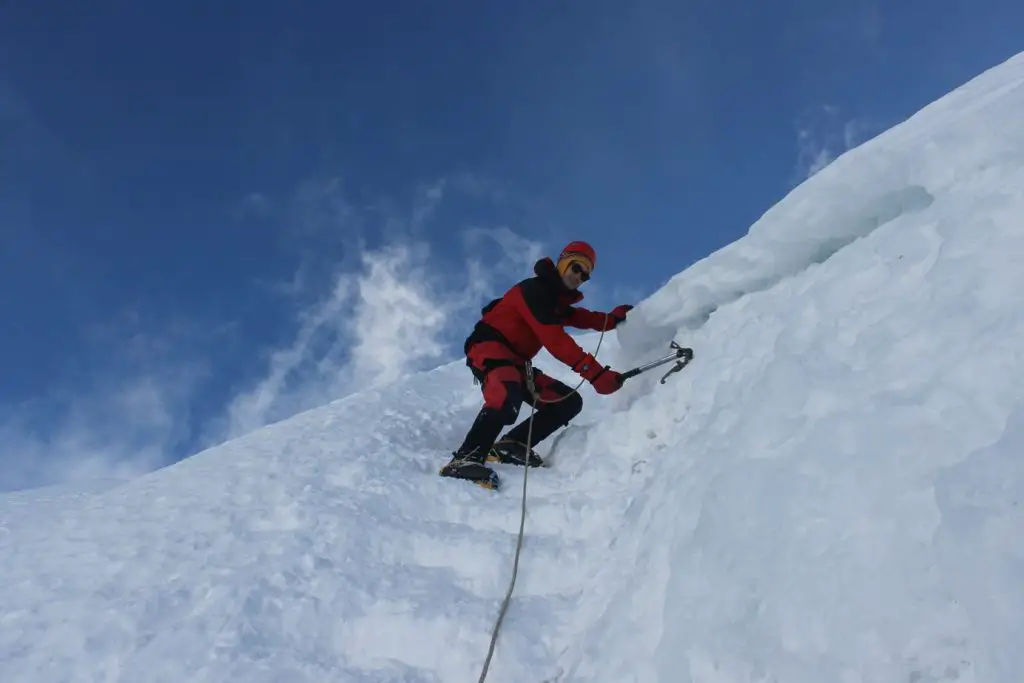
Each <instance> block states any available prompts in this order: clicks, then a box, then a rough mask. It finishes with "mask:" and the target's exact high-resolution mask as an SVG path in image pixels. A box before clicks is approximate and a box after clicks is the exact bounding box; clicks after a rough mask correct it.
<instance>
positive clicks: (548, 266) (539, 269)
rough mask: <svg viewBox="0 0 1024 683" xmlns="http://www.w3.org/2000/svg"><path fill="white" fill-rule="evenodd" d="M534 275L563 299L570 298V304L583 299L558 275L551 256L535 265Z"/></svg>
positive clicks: (581, 295) (578, 292)
mask: <svg viewBox="0 0 1024 683" xmlns="http://www.w3.org/2000/svg"><path fill="white" fill-rule="evenodd" d="M533 273H534V275H536V276H537V277H538V278H540V280H541V281H542V282H544V284H546V285H547V286H548V287H550V288H551V290H552V291H553V292H554V293H555V294H557V295H558V296H561V297H568V299H569V302H570V303H576V302H577V301H579V300H580V299H582V298H583V293H582V292H580V291H579V290H575V291H573V290H571V289H569V288H568V287H566V286H565V283H564V282H562V276H561V275H559V274H558V268H557V267H555V262H554V261H553V260H551V257H550V256H545V257H544V258H542V259H540V260H539V261H537V262H536V263H534V264H533Z"/></svg>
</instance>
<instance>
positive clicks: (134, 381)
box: [0, 321, 207, 491]
mask: <svg viewBox="0 0 1024 683" xmlns="http://www.w3.org/2000/svg"><path fill="white" fill-rule="evenodd" d="M179 332H180V331H179ZM92 334H93V336H94V338H116V339H117V344H116V348H117V355H118V359H117V360H116V362H115V361H112V360H111V359H105V360H101V359H96V363H97V364H98V365H99V367H97V368H96V370H95V371H93V372H89V373H86V374H87V377H85V378H81V380H80V381H79V382H76V383H75V385H74V389H73V390H72V389H64V388H57V389H52V390H50V391H48V392H46V393H44V394H42V395H40V396H38V397H36V398H35V399H33V400H32V401H27V402H25V403H22V404H20V405H7V406H4V407H3V414H4V419H3V421H2V423H0V444H3V447H2V450H0V490H2V491H10V490H16V489H22V488H31V487H38V486H48V485H55V484H64V483H69V482H78V481H82V480H87V479H106V478H115V479H126V478H131V477H134V476H137V475H139V474H142V473H144V472H148V471H150V470H152V469H155V468H157V467H160V466H162V465H166V464H168V463H169V462H172V461H173V460H174V459H176V447H177V446H179V445H180V444H181V443H183V442H185V441H187V440H188V438H189V436H190V427H189V420H188V419H187V418H188V415H189V402H190V400H191V399H192V398H193V397H194V393H195V387H196V384H197V383H198V382H199V381H200V380H201V378H202V377H204V376H205V373H206V371H207V368H205V366H204V365H202V364H201V363H200V362H197V361H195V360H188V361H185V360H181V359H179V358H175V357H174V355H175V354H174V353H173V348H174V341H175V340H176V339H180V337H179V336H178V335H176V334H166V335H159V336H151V335H149V334H142V333H139V332H138V331H137V329H136V327H135V326H134V325H132V324H131V323H130V322H123V321H122V322H119V323H117V324H108V325H104V326H97V327H96V328H94V329H93V331H92ZM169 352H170V354H169Z"/></svg>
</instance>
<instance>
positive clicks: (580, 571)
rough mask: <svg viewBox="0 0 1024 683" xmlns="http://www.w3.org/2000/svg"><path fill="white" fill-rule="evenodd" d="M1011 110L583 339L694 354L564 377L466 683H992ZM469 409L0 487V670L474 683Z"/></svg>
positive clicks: (1020, 636)
mask: <svg viewBox="0 0 1024 683" xmlns="http://www.w3.org/2000/svg"><path fill="white" fill-rule="evenodd" d="M1021 112H1024V55H1021V56H1018V57H1016V58H1014V59H1011V60H1009V61H1008V62H1006V63H1004V64H1002V65H1000V66H998V67H997V68H995V69H993V70H991V71H989V72H987V73H985V74H982V75H981V76H979V77H978V78H977V79H975V80H973V81H971V82H970V83H968V84H966V85H965V86H964V87H962V88H960V89H959V90H957V91H954V92H953V93H951V94H949V95H948V96H947V97H945V98H943V99H941V100H940V101H938V102H936V103H934V104H933V105H931V106H930V107H927V108H925V109H924V110H923V111H921V112H919V113H918V114H917V115H916V116H914V117H912V118H911V119H910V120H908V121H907V122H905V123H904V124H902V125H900V126H897V127H895V128H893V129H892V130H890V131H888V132H887V133H885V134H883V135H881V136H879V137H878V138H876V139H874V140H872V141H871V142H869V143H867V144H865V145H863V146H861V147H860V148H858V149H856V150H853V151H852V152H850V153H848V154H846V155H845V156H843V157H841V158H840V159H838V160H836V161H835V162H834V163H833V164H832V165H830V166H829V167H827V168H826V169H824V170H823V171H822V172H820V173H819V174H818V175H816V176H815V177H813V178H812V179H810V180H809V181H807V182H806V183H804V184H803V185H802V186H800V187H799V188H797V189H796V190H794V191H793V192H792V193H791V194H790V195H789V196H788V197H786V198H785V199H784V200H783V201H781V202H780V203H779V204H778V205H776V206H775V207H773V208H772V209H771V210H770V211H768V212H767V213H766V214H765V215H764V217H763V218H762V219H761V220H760V221H758V222H757V223H756V224H755V225H754V226H753V227H752V228H751V230H750V234H749V235H748V236H746V237H745V238H743V239H742V240H739V241H738V242H736V243H735V244H733V245H730V246H729V247H727V248H725V249H723V250H721V251H719V252H717V253H715V254H712V255H710V256H709V257H708V258H707V259H705V260H703V261H701V262H699V263H697V264H695V265H694V266H692V267H691V268H689V269H687V270H686V271H684V272H682V273H680V274H679V275H678V276H677V277H676V278H674V279H673V280H672V281H670V282H669V283H667V285H666V286H665V287H664V288H662V289H661V290H660V291H659V292H657V293H656V294H655V295H653V296H652V297H650V299H648V300H647V301H644V302H643V303H642V305H641V306H640V307H638V308H637V309H636V310H635V311H634V313H633V314H632V315H631V320H630V322H629V323H628V324H627V325H625V326H624V327H623V328H622V329H621V330H620V331H619V332H617V333H615V334H613V335H610V336H607V337H605V339H604V342H603V343H604V345H603V346H602V351H601V354H600V355H601V357H602V358H604V359H606V360H607V361H609V362H612V363H613V364H614V365H615V366H616V367H619V368H626V367H628V366H632V365H636V364H639V363H641V362H644V361H646V360H648V359H650V358H653V357H657V356H660V355H663V354H664V353H665V352H666V351H667V349H666V348H665V344H666V343H667V342H668V341H669V340H670V339H673V338H675V339H677V340H678V341H680V342H681V343H684V344H686V345H689V346H692V347H693V348H694V349H695V350H696V353H697V359H696V360H695V362H694V363H693V364H692V365H691V366H690V367H689V368H687V369H686V370H685V371H684V372H683V373H680V374H679V375H676V376H675V377H674V378H673V379H672V380H670V381H669V382H668V383H666V384H665V385H660V384H658V377H659V376H660V373H659V372H657V371H655V372H652V373H651V374H650V375H644V376H641V377H639V378H637V379H635V380H632V381H631V382H630V383H629V384H628V385H627V386H626V388H625V389H623V391H621V392H619V394H616V395H614V396H612V397H609V398H599V397H596V396H595V395H594V394H593V392H592V391H590V389H589V387H584V388H583V389H582V391H583V392H584V398H585V401H586V409H585V412H584V413H583V415H581V416H580V418H579V420H578V421H577V423H576V424H574V425H573V426H572V427H569V428H568V429H566V430H564V431H563V432H562V433H561V434H560V435H558V436H556V437H555V438H553V439H552V440H551V442H549V443H545V444H544V445H543V446H542V447H541V448H540V450H541V452H542V453H549V452H550V453H551V459H552V462H553V467H552V468H550V469H546V470H541V471H534V472H532V473H531V476H530V480H529V481H530V484H529V512H528V516H527V524H526V530H527V537H526V541H525V545H524V549H523V559H522V564H521V566H520V572H519V578H518V583H517V585H516V593H515V596H514V598H513V601H512V604H511V607H510V609H509V614H508V617H507V618H506V620H505V623H504V626H503V630H502V633H501V636H500V638H499V641H498V646H497V651H496V654H495V658H494V661H493V663H492V665H491V669H490V673H489V675H488V678H487V680H488V681H491V682H492V683H498V682H507V683H509V682H515V683H532V682H536V683H541V682H543V681H546V682H548V683H554V682H555V681H557V682H559V683H569V682H573V683H583V682H588V683H597V682H602V683H604V682H607V683H629V682H634V681H635V682H644V683H647V682H651V683H655V682H658V683H666V682H671V683H676V682H678V683H686V682H693V683H747V682H750V683H753V682H755V681H756V682H758V683H766V682H779V683H804V682H806V683H826V682H827V683H832V682H835V683H866V682H876V681H877V682H879V683H881V682H886V683H890V682H904V681H905V682H907V683H930V682H937V681H954V680H955V681H961V682H967V683H972V682H985V683H1019V681H1021V680H1024V653H1022V649H1021V647H1020V644H1021V643H1024V543H1022V539H1024V512H1022V509H1021V505H1020V502H1021V498H1022V495H1024V461H1022V458H1021V454H1022V452H1024V388H1022V385H1021V381H1020V378H1021V377H1022V376H1024V352H1022V350H1021V342H1022V340H1024V295H1022V292H1024V267H1022V266H1024V116H1022V115H1021ZM583 341H584V343H585V344H586V345H588V346H589V347H590V348H593V345H594V344H596V342H597V339H596V338H595V337H593V336H588V337H584V338H583ZM539 365H541V367H543V368H544V369H546V370H549V371H552V372H553V374H556V375H558V376H560V377H563V378H567V379H571V376H570V375H569V374H568V373H567V372H565V371H564V369H560V368H559V367H558V365H557V364H556V363H554V362H552V361H550V359H548V360H547V362H539ZM476 391H477V389H476V387H474V386H473V384H472V383H471V381H470V378H469V376H468V373H467V371H466V370H465V368H464V366H462V365H461V362H455V363H453V364H451V365H449V366H445V367H441V368H438V369H436V370H434V371H431V372H427V373H422V374H419V375H416V376H413V377H410V378H408V379H407V380H405V381H402V382H400V383H397V384H395V385H392V386H390V387H386V388H383V389H380V390H377V391H373V392H367V393H363V394H359V395H356V396H351V397H348V398H346V399H343V400H340V401H336V402H334V403H331V404H329V405H326V406H323V407H322V408H319V409H316V410H312V411H309V412H307V413H304V414H301V415H298V416H296V417H294V418H292V419H289V420H286V421H284V422H281V423H279V424H276V425H272V426H270V427H266V428H264V429H261V430H259V431H257V432H254V433H252V434H249V435H247V436H245V437H243V438H240V439H238V440H235V441H233V442H231V443H228V444H225V445H223V446H220V447H218V448H215V449H211V450H209V451H206V452H204V453H200V454H198V455H196V456H194V457H193V458H190V459H188V460H186V461H183V462H181V463H178V464H176V465H174V466H173V467H169V468H166V469H164V470H161V471H158V472H154V473H152V474H150V475H147V476H144V477H141V478H139V479H136V480H133V481H130V482H127V483H124V484H121V485H117V486H113V487H109V486H108V487H97V488H96V489H95V490H92V491H83V492H81V493H78V494H75V493H62V492H60V491H56V492H51V493H48V494H44V493H39V492H35V493H34V492H27V493H19V494H10V495H6V496H3V497H0V681H3V682H4V683H8V682H32V683H57V682H62V683H63V682H71V681H76V682H77V681H90V682H93V681H105V682H114V681H117V682H123V683H128V682H131V683H145V682H153V683H156V682H160V683H185V682H189V683H193V682H200V681H202V682H207V681H209V682H213V681H217V682H221V681H246V682H248V683H262V682H270V681H274V682H279V681H280V682H292V681H294V682H296V683H298V682H304V681H310V682H313V681H316V682H320V681H323V682H327V681H331V682H334V681H345V682H349V681H351V682H360V683H362V682H366V683H369V682H373V683H377V682H381V683H383V682H392V683H398V682H399V681H401V682H403V683H412V682H428V681H429V682H440V681H444V682H446V683H447V682H449V681H476V680H477V677H478V676H479V672H480V666H481V665H482V663H483V658H484V656H485V654H486V651H487V645H488V641H489V636H490V629H491V626H492V624H493V621H494V619H495V618H496V616H497V609H498V606H499V604H500V601H501V599H502V597H503V595H504V593H505V590H506V587H507V584H508V580H509V577H510V571H511V561H512V557H513V552H514V547H515V539H516V531H517V529H518V514H519V482H520V479H519V477H520V476H521V470H517V469H514V468H507V467H502V468H499V469H500V471H501V473H502V474H503V475H504V477H505V480H506V483H507V484H508V486H506V488H505V489H504V490H503V491H501V492H498V493H495V492H489V491H484V490H482V489H479V488H477V487H474V486H472V485H469V484H462V483H460V482H454V481H450V480H443V479H441V478H440V477H437V476H435V473H436V470H437V468H438V467H439V466H440V465H441V464H442V463H443V462H444V461H445V459H446V454H447V452H448V451H450V449H451V448H452V446H453V445H454V444H455V443H457V442H458V440H459V439H460V438H461V436H462V434H463V432H464V430H465V429H466V427H467V426H468V424H469V422H470V421H471V419H472V417H473V414H474V413H475V411H476V409H477V407H478V403H477V400H478V399H477V394H476Z"/></svg>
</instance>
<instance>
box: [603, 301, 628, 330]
mask: <svg viewBox="0 0 1024 683" xmlns="http://www.w3.org/2000/svg"><path fill="white" fill-rule="evenodd" d="M632 310H633V307H632V306H630V305H629V304H622V305H621V306H616V307H615V308H613V309H612V310H611V311H610V312H609V313H608V319H607V322H606V323H605V328H604V329H605V331H608V330H614V329H615V328H616V327H618V326H619V325H620V324H622V323H623V322H625V321H626V314H627V313H629V312H630V311H632Z"/></svg>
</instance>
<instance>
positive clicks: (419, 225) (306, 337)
mask: <svg viewBox="0 0 1024 683" xmlns="http://www.w3.org/2000/svg"><path fill="white" fill-rule="evenodd" d="M466 178H467V177H466V176H462V177H460V178H459V179H458V181H457V182H451V181H449V180H448V179H440V180H437V181H434V182H429V183H424V184H422V185H420V186H419V187H417V188H416V189H415V190H414V192H413V193H412V197H411V199H410V201H409V202H408V203H407V205H406V206H405V208H403V206H402V204H401V203H400V202H397V201H396V200H394V199H392V198H388V199H386V200H382V199H380V198H377V199H375V200H373V201H370V202H368V203H364V204H360V203H358V202H357V201H354V200H352V199H351V198H349V197H348V196H347V195H346V190H345V186H344V184H343V183H341V182H339V181H337V180H333V179H332V180H329V181H321V182H317V183H315V184H314V185H312V186H311V185H308V184H307V185H305V186H304V187H303V189H302V190H301V195H302V198H301V200H300V201H299V203H298V205H293V207H295V206H297V207H298V208H294V210H293V212H292V213H291V220H292V221H293V225H292V226H291V228H290V230H291V234H293V235H306V236H313V237H314V238H317V237H316V236H318V235H321V234H322V233H323V232H327V233H328V234H333V235H344V237H343V238H342V237H339V238H338V239H343V240H344V242H345V245H346V247H347V248H346V253H345V254H344V255H343V256H342V257H341V258H338V259H336V260H335V259H324V258H323V254H319V255H317V260H313V259H312V258H311V257H310V255H309V254H307V255H306V257H304V258H303V260H302V262H301V263H300V265H299V266H298V269H297V271H296V275H295V277H293V278H292V279H291V280H289V281H288V283H287V284H286V286H285V287H284V290H283V291H287V292H288V293H289V295H290V296H293V297H295V300H296V301H299V300H301V299H302V297H308V296H309V295H310V292H311V290H312V291H315V290H316V289H317V288H318V287H322V290H321V291H322V292H323V293H322V294H318V295H316V296H315V297H314V298H313V299H312V301H311V302H310V303H307V304H306V305H303V306H301V307H300V308H299V313H298V314H297V315H296V316H295V321H296V331H295V334H294V335H293V336H292V338H291V341H290V342H289V343H288V344H287V345H285V346H283V347H280V348H275V349H273V350H270V351H269V352H268V354H267V365H266V373H265V374H263V375H262V376H260V377H259V378H258V379H256V380H255V381H254V382H253V383H252V384H251V385H250V387H249V388H248V389H246V390H244V391H242V392H240V393H238V394H237V395H236V396H235V397H234V398H233V399H232V400H231V402H230V404H229V406H228V407H227V410H226V412H225V415H224V417H223V418H222V419H221V420H218V421H217V423H216V424H215V425H214V426H213V429H212V432H211V434H212V435H213V438H215V439H218V440H219V439H222V438H231V437H233V436H237V435H240V434H244V433H247V432H249V431H252V430H253V429H256V428H258V427H260V426H263V425H265V424H268V423H271V422H274V421H277V420H280V419H283V418H284V417H287V416H289V415H292V414H294V413H296V412H299V411H301V410H304V409H307V408H310V407H313V406H316V405H321V404H323V403H325V402H327V401H330V400H332V399H336V398H339V397H341V396H344V395H346V394H348V393H351V392H353V391H358V390H360V389H365V388H372V387H378V386H381V385H383V384H387V383H390V382H393V381H395V380H398V379H399V378H401V377H402V376H403V375H404V374H406V373H408V372H413V371H417V370H421V369H426V368H430V367H434V366H436V365H437V364H438V363H439V362H442V361H444V360H447V359H449V358H450V357H452V354H453V345H452V340H453V339H455V338H458V339H461V337H462V336H464V333H468V331H467V330H464V329H462V327H461V326H464V325H465V324H468V323H469V322H470V321H471V319H472V318H473V317H474V316H475V315H476V311H477V310H478V307H479V305H480V303H481V301H482V300H483V299H486V298H488V297H490V296H494V295H496V293H498V292H496V287H498V286H499V285H498V283H499V282H503V281H506V280H507V279H508V278H509V277H518V276H522V275H523V274H525V273H526V272H528V269H529V268H530V267H531V266H532V264H533V261H534V260H536V258H537V257H539V255H540V254H541V247H540V245H539V244H538V243H536V242H534V241H531V240H529V239H526V238H524V237H522V236H520V235H518V234H517V233H516V232H515V231H514V230H512V229H511V228H508V227H506V226H498V227H487V226H479V225H472V226H463V225H460V224H450V223H448V224H444V225H441V226H433V225H431V223H432V222H433V221H440V219H439V218H438V215H439V213H440V212H441V210H442V204H443V203H445V201H446V200H449V201H456V202H457V201H458V198H459V197H461V196H463V195H464V191H465V188H467V187H468V188H470V190H471V191H472V192H473V193H476V194H479V193H480V192H481V191H482V190H481V188H482V187H483V186H482V185H480V184H470V185H466V182H467V180H466ZM453 195H454V196H453ZM306 219H309V220H310V221H311V223H312V225H310V226H303V225H296V224H294V222H298V223H301V222H302V221H303V220H306ZM449 220H450V219H449ZM435 227H437V230H434V229H433V228H435ZM438 232H440V233H443V234H444V235H446V236H450V235H452V234H455V235H459V236H460V239H459V240H458V241H459V244H460V245H461V246H460V251H458V253H452V250H450V249H446V250H445V252H444V253H441V252H440V250H439V249H438V248H436V247H434V246H431V242H432V238H435V237H436V234H437V233H438ZM369 235H380V236H383V239H380V238H378V243H375V244H374V245H372V246H371V245H369V244H367V242H368V240H369V237H368V236H369ZM448 239H450V237H448ZM353 255H356V256H357V257H358V261H357V262H355V263H353ZM328 268H329V269H330V278H329V280H328V281H327V283H326V284H325V283H324V280H323V278H322V277H320V276H319V275H314V274H318V273H319V274H321V275H322V273H323V272H324V270H325V269H328ZM506 284H507V283H506Z"/></svg>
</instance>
